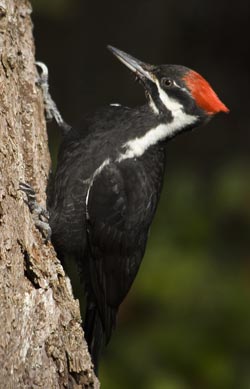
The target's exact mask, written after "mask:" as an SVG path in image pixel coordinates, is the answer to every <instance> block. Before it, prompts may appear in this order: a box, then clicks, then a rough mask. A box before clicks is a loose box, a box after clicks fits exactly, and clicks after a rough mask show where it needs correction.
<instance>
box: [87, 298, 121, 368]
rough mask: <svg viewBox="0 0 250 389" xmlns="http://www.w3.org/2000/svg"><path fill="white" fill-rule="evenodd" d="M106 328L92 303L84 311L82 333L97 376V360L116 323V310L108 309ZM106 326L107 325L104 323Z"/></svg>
mask: <svg viewBox="0 0 250 389" xmlns="http://www.w3.org/2000/svg"><path fill="white" fill-rule="evenodd" d="M108 311H109V315H108V317H109V320H108V325H107V328H105V327H104V325H103V322H102V320H101V317H100V314H99V310H98V308H97V306H96V305H94V304H93V303H91V304H89V305H88V307H87V310H86V315H85V322H84V332H85V339H86V341H87V344H88V348H89V353H90V355H91V359H92V362H93V365H94V371H95V374H96V375H98V367H99V360H100V356H101V352H102V350H103V347H104V346H105V345H107V344H108V342H109V340H110V337H111V334H112V330H113V329H114V326H115V321H116V310H114V309H112V308H109V309H108ZM106 324H107V323H106Z"/></svg>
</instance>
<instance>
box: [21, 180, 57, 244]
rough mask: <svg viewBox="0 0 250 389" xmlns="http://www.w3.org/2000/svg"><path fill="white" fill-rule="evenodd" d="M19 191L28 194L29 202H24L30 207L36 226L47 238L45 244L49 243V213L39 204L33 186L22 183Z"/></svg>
mask: <svg viewBox="0 0 250 389" xmlns="http://www.w3.org/2000/svg"><path fill="white" fill-rule="evenodd" d="M19 189H20V190H21V191H22V192H24V193H25V194H26V196H27V200H24V201H25V203H26V204H27V205H28V207H29V210H30V212H31V214H32V218H33V220H34V223H35V226H36V227H37V228H38V230H39V231H40V232H41V234H42V235H43V237H44V238H45V242H46V243H47V242H48V241H49V240H50V238H51V228H50V225H49V212H48V211H47V210H46V209H44V208H42V207H41V206H40V205H39V204H38V203H37V201H36V193H35V191H34V189H33V188H32V186H31V185H29V184H27V183H25V182H20V183H19Z"/></svg>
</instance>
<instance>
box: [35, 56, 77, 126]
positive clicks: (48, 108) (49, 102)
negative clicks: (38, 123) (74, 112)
mask: <svg viewBox="0 0 250 389" xmlns="http://www.w3.org/2000/svg"><path fill="white" fill-rule="evenodd" d="M36 66H37V67H38V68H39V69H40V70H41V71H40V72H39V79H38V81H37V84H38V85H39V86H40V88H41V89H42V92H43V101H44V108H45V112H46V119H47V120H52V119H55V121H56V122H57V124H58V126H59V127H60V128H62V130H63V132H64V133H66V132H68V131H69V130H70V129H71V126H70V125H69V124H67V123H66V122H65V121H64V120H63V118H62V115H61V114H60V112H59V110H58V108H57V106H56V103H55V102H54V100H53V99H52V97H51V95H50V93H49V71H48V68H47V66H46V65H45V64H44V63H43V62H36Z"/></svg>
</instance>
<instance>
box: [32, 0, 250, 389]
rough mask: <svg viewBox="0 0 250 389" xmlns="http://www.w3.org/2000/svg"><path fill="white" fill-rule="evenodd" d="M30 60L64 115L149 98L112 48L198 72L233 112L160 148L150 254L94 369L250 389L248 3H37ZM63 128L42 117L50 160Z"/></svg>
mask: <svg viewBox="0 0 250 389" xmlns="http://www.w3.org/2000/svg"><path fill="white" fill-rule="evenodd" d="M32 5H33V21H34V35H35V40H36V52H37V53H36V56H37V59H39V60H41V61H44V62H46V63H47V65H48V66H49V69H50V87H51V92H52V95H53V97H54V98H55V100H56V102H57V104H58V106H59V107H60V110H61V112H62V114H63V116H64V117H65V119H66V121H68V122H69V123H74V122H75V121H77V119H78V118H79V117H80V116H81V115H82V114H83V113H84V112H88V111H90V110H93V109H95V108H96V107H99V106H101V105H104V104H109V103H112V102H113V103H114V102H120V103H122V104H125V105H131V106H134V105H137V104H141V103H143V102H144V96H143V91H142V90H141V88H140V86H138V85H136V84H134V82H133V81H132V79H131V77H130V75H129V72H128V71H127V70H126V69H125V68H124V67H123V66H122V65H121V64H120V63H118V61H117V60H116V59H115V58H113V57H112V55H110V53H109V52H108V51H107V50H106V45H107V44H112V45H114V46H116V47H118V48H121V49H122V50H125V51H127V52H128V53H131V54H132V55H134V56H136V57H137V58H140V59H142V60H144V61H147V62H151V63H155V64H159V63H180V64H183V65H186V66H189V67H191V68H193V69H195V70H197V71H199V72H200V73H201V74H202V75H204V76H205V77H206V78H207V79H208V80H209V81H210V82H211V84H212V86H213V87H214V89H215V90H216V92H217V93H218V94H219V96H220V98H221V99H222V101H223V102H224V103H225V104H226V105H227V106H228V107H229V108H230V110H231V112H230V114H229V115H219V116H218V117H216V118H215V119H214V120H213V121H212V122H211V123H209V124H208V125H207V126H206V127H204V128H200V129H198V130H196V131H194V132H192V133H188V134H184V135H182V136H180V137H177V138H176V140H175V141H173V142H171V143H170V144H169V145H168V162H167V174H166V180H165V186H164V191H163V193H162V197H161V202H160V206H159V208H158V212H157V215H156V218H155V221H154V223H153V226H152V229H151V235H150V239H149V244H148V246H147V251H146V256H145V258H144V260H143V263H142V266H141V269H140V272H139V274H138V277H137V279H136V282H135V283H134V285H133V287H132V290H131V292H130V293H129V295H128V297H127V299H126V301H125V302H124V304H123V305H122V307H121V309H120V314H119V319H118V325H117V329H116V331H115V332H114V335H113V338H112V341H111V343H110V345H109V346H108V348H107V350H106V352H105V354H104V357H103V361H102V364H101V371H100V380H101V382H102V388H103V389H117V388H118V389H127V388H131V389H137V388H144V389H217V388H218V389H238V388H239V389H250V304H249V302H250V247H249V240H250V180H249V177H250V163H249V162H250V156H249V146H250V125H249V124H250V120H249V101H250V99H249V69H250V60H249V16H250V11H249V2H248V1H238V2H231V3H230V2H228V1H226V0H221V1H217V2H215V1H209V0H203V1H200V0H189V1H188V2H177V1H175V0H150V1H148V0H144V1H143V0H137V1H136V2H135V1H134V0H133V1H132V0H127V1H126V2H125V1H124V2H121V1H120V2H119V1H104V2H95V1H84V0H53V1H51V0H33V1H32ZM59 138H60V137H59V133H58V130H57V129H56V126H55V125H54V124H53V123H52V124H50V125H49V140H50V147H51V153H52V158H53V161H54V162H55V160H56V153H57V148H58V143H59V141H60V139H59Z"/></svg>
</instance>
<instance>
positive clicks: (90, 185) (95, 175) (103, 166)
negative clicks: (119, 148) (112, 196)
mask: <svg viewBox="0 0 250 389" xmlns="http://www.w3.org/2000/svg"><path fill="white" fill-rule="evenodd" d="M109 163H110V159H109V158H107V159H105V161H103V163H102V164H101V165H100V166H99V167H98V168H97V169H96V170H95V171H94V174H93V176H92V177H91V178H90V179H89V181H90V184H89V187H88V191H87V195H86V201H85V204H86V218H87V219H89V215H88V201H89V193H90V189H91V187H92V185H93V183H94V180H95V178H96V177H97V176H98V174H100V173H101V171H102V170H103V169H104V168H105V166H107V165H108V164H109Z"/></svg>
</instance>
